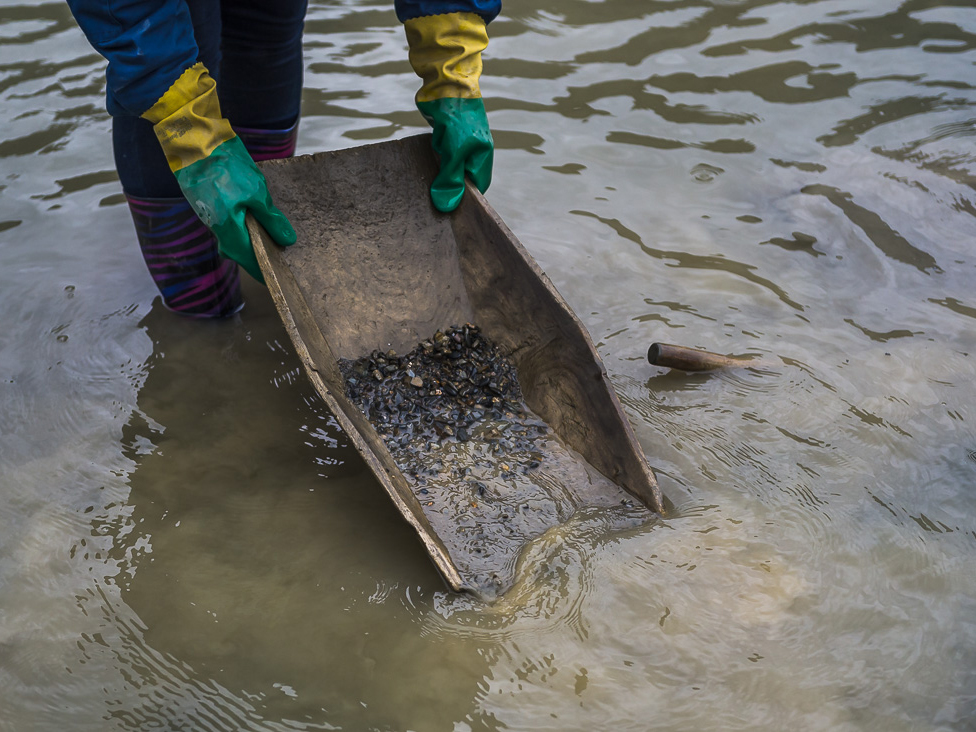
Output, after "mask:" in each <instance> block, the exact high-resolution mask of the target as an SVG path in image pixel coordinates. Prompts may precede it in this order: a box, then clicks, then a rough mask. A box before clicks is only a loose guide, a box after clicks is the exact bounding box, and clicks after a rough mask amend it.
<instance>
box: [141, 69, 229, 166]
mask: <svg viewBox="0 0 976 732" xmlns="http://www.w3.org/2000/svg"><path fill="white" fill-rule="evenodd" d="M142 116H143V117H144V118H145V119H148V120H149V121H150V122H152V123H153V125H154V126H153V130H154V131H155V132H156V137H157V138H159V144H160V145H161V146H162V148H163V152H164V153H165V154H166V162H167V163H169V167H170V170H172V171H173V172H174V173H175V172H176V171H177V170H181V169H183V168H185V167H187V166H188V165H192V164H193V163H195V162H197V161H198V160H203V159H204V158H206V157H208V156H209V155H210V153H212V152H213V151H214V148H216V147H217V146H218V145H220V144H221V143H224V142H227V140H230V139H231V138H233V137H235V135H234V130H232V129H231V126H230V122H228V121H227V120H226V119H224V118H223V117H222V116H221V114H220V102H219V101H218V100H217V83H216V82H215V81H214V80H213V78H212V77H211V76H210V73H209V72H208V71H207V68H206V67H205V66H204V65H203V64H202V63H199V62H198V63H196V64H194V65H193V66H191V67H190V68H188V69H187V70H186V71H184V72H183V73H182V74H181V75H180V78H178V79H177V80H176V81H175V82H173V85H172V86H171V87H170V88H169V89H168V90H167V91H166V93H165V94H163V96H161V97H160V98H159V99H158V100H157V101H156V103H155V104H154V105H153V106H152V107H150V108H149V110H148V111H146V112H144V113H143V115H142Z"/></svg>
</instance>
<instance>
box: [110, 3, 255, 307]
mask: <svg viewBox="0 0 976 732" xmlns="http://www.w3.org/2000/svg"><path fill="white" fill-rule="evenodd" d="M188 6H189V8H190V15H191V17H192V19H193V27H194V34H195V35H196V39H197V46H198V47H199V49H200V54H199V57H198V58H199V60H200V61H202V62H203V63H204V65H205V66H206V67H207V68H208V69H210V71H211V73H213V74H216V73H217V72H218V71H219V68H220V4H219V2H218V0H189V2H188ZM112 141H113V149H114V152H115V165H116V168H117V169H118V171H119V179H120V180H121V182H122V190H123V191H125V194H126V199H127V201H128V203H129V211H130V213H131V214H132V220H133V222H134V223H135V227H136V237H137V238H138V240H139V248H140V250H141V251H142V257H143V259H144V260H145V262H146V266H147V267H148V268H149V274H150V275H152V278H153V281H154V282H155V283H156V287H157V288H158V289H159V292H160V294H161V295H162V296H163V304H164V305H165V306H166V307H167V308H169V309H170V310H173V311H176V312H178V313H180V314H182V315H188V316H192V317H199V318H216V317H224V316H227V315H231V314H233V313H236V312H237V311H239V310H240V309H241V308H242V307H243V306H244V299H243V297H242V295H241V280H240V274H239V272H238V269H237V264H235V263H234V262H232V261H231V260H229V259H224V258H223V257H221V256H220V254H219V253H218V251H217V240H216V239H215V238H214V235H213V234H211V233H210V231H209V230H208V229H207V228H206V227H205V226H204V225H203V224H202V223H200V219H198V218H197V216H196V214H194V213H193V210H192V209H191V208H190V204H189V203H187V201H186V199H185V198H184V197H183V193H182V191H181V190H180V186H179V184H178V183H177V182H176V178H175V177H174V176H173V173H172V172H171V171H170V169H169V166H168V165H167V164H166V158H165V156H164V155H163V151H162V148H160V146H159V141H158V140H157V139H156V134H155V133H154V132H153V129H152V124H150V123H149V122H147V121H146V120H144V119H141V118H139V117H115V118H114V119H113V120H112Z"/></svg>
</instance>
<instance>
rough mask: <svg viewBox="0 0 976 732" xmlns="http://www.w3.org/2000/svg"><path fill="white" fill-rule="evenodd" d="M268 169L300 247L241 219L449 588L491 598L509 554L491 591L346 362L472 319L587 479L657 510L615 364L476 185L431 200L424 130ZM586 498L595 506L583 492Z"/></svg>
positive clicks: (318, 371)
mask: <svg viewBox="0 0 976 732" xmlns="http://www.w3.org/2000/svg"><path fill="white" fill-rule="evenodd" d="M261 168H262V170H263V172H264V174H265V176H266V177H267V180H268V186H269V189H270V191H271V194H272V196H273V198H274V201H275V204H276V205H277V206H278V207H279V208H281V210H282V211H284V213H285V214H286V215H287V216H288V218H289V219H290V221H291V222H292V224H293V225H294V227H295V229H296V231H297V233H298V243H296V244H295V245H293V246H291V247H288V248H281V247H279V246H277V245H275V244H274V243H272V242H271V240H270V238H268V236H267V234H266V232H265V231H264V230H263V229H262V228H261V227H260V226H259V225H258V224H257V223H256V222H255V221H254V220H253V219H251V218H250V217H249V220H248V228H249V231H250V234H251V238H252V241H253V242H254V245H255V251H256V253H257V258H258V262H259V263H260V265H261V269H262V271H263V272H264V276H265V279H266V281H267V284H268V287H269V289H270V291H271V295H272V297H273V298H274V301H275V304H276V306H277V308H278V312H279V314H280V315H281V318H282V321H283V322H284V324H285V328H286V329H287V331H288V334H289V336H290V337H291V339H292V342H293V343H294V345H295V348H296V350H297V352H298V355H299V357H300V358H301V360H302V363H303V364H304V366H305V369H306V371H307V373H308V376H309V378H310V379H311V381H312V383H313V385H314V386H315V388H316V390H317V391H318V392H319V394H320V395H321V396H322V398H323V399H324V400H325V402H326V404H327V405H328V407H329V409H330V410H331V411H332V412H333V414H334V415H335V417H336V419H337V420H338V422H339V424H340V425H341V426H342V428H343V429H344V430H345V431H346V433H347V435H348V436H349V438H350V440H351V441H352V443H353V444H354V445H355V447H356V449H357V450H358V451H359V453H360V454H361V455H362V456H363V459H364V460H365V461H366V464H367V465H368V466H369V468H370V470H372V471H373V473H374V474H375V476H376V478H377V480H379V482H380V483H381V484H382V485H383V488H384V489H385V490H386V492H387V493H388V494H389V496H390V498H391V499H392V500H393V502H394V504H395V505H396V507H397V508H398V509H399V511H400V513H402V514H403V517H404V518H405V519H406V520H407V521H408V522H409V523H410V524H411V525H412V526H413V527H414V529H416V531H417V533H418V535H419V536H420V539H421V541H422V542H423V544H424V546H425V547H426V549H427V551H428V552H429V554H430V556H431V558H432V559H433V561H434V563H435V564H436V565H437V568H438V569H439V570H440V572H441V573H442V574H443V576H444V578H445V579H446V580H447V582H448V583H449V584H450V585H451V587H452V588H454V589H455V590H471V591H475V592H479V593H482V594H497V592H501V591H504V590H505V589H506V588H507V587H508V586H509V585H510V584H511V583H512V581H513V580H514V577H513V574H514V563H510V564H511V565H512V566H510V567H508V568H505V569H504V571H502V570H500V573H496V575H495V579H494V580H493V582H494V585H493V587H492V588H488V587H486V582H485V580H484V577H483V576H482V575H483V573H479V572H476V571H474V570H471V569H470V566H469V565H470V563H469V562H468V561H467V559H468V558H467V557H465V556H461V555H462V554H463V552H462V551H461V550H459V548H458V547H459V546H460V545H459V542H457V541H456V540H455V539H456V537H455V536H453V531H452V530H451V528H450V526H448V528H447V529H445V528H444V526H443V523H441V524H440V526H441V529H440V530H439V531H438V530H435V528H434V527H433V526H432V523H431V521H430V520H429V517H428V516H426V515H425V513H424V509H423V506H422V505H421V504H420V502H419V501H418V498H417V495H416V494H415V492H414V489H415V487H411V485H410V484H409V483H408V480H407V479H406V478H405V477H404V475H403V474H402V473H401V471H400V470H399V469H398V467H397V465H396V464H395V462H394V460H393V458H392V456H391V455H390V452H389V450H388V449H387V447H386V445H385V444H384V443H383V440H382V438H381V437H380V436H379V435H378V434H377V432H376V430H375V429H374V428H373V426H372V425H371V424H370V422H369V421H368V419H367V418H366V417H365V415H364V414H363V413H362V412H361V411H360V410H359V409H358V408H357V407H356V406H355V405H354V404H353V403H351V402H350V401H349V399H348V398H347V396H346V392H345V385H344V381H343V378H342V376H341V374H340V372H339V368H338V361H339V359H357V358H360V357H362V356H364V355H367V354H369V353H371V352H372V351H373V350H375V349H379V350H381V351H387V350H389V349H393V350H395V351H397V352H398V353H405V352H407V351H409V350H411V349H412V348H414V347H415V346H416V345H417V343H418V342H420V341H422V340H424V339H426V338H430V337H431V336H432V335H433V334H434V332H435V331H437V330H443V329H445V328H447V327H449V326H450V325H454V324H463V323H465V322H471V323H475V324H476V325H478V326H479V327H480V328H481V330H482V332H483V333H484V334H485V335H486V336H487V337H488V338H489V339H491V340H492V341H494V342H495V343H496V344H498V345H499V346H500V348H501V349H502V351H503V352H504V353H506V354H508V356H509V357H510V359H511V360H512V362H513V363H514V365H515V367H516V371H517V373H518V379H519V382H520V384H521V387H522V392H523V395H524V398H525V402H526V404H527V405H528V406H529V407H530V408H531V409H532V410H533V411H534V412H535V413H536V414H537V415H538V416H539V417H541V419H543V420H544V421H545V422H546V423H548V425H549V426H550V428H551V430H552V431H553V432H554V433H555V434H556V435H558V437H560V438H561V439H562V441H564V442H565V444H566V445H567V446H568V447H569V448H571V450H572V451H575V454H578V455H577V457H578V459H579V461H580V462H581V463H582V462H584V461H585V463H588V465H583V464H581V465H580V475H581V476H583V477H582V478H581V482H584V483H586V482H587V480H589V482H588V483H587V490H592V491H598V490H600V488H599V485H598V482H594V481H593V480H592V477H591V478H590V479H586V477H585V476H586V475H590V476H592V475H593V474H594V471H593V470H592V468H595V469H596V471H598V472H599V473H600V474H602V476H605V477H606V478H609V479H610V481H612V482H613V483H615V484H616V485H617V486H619V487H622V488H623V489H624V490H626V491H627V492H628V493H629V494H630V495H632V496H634V497H636V498H637V499H638V500H639V502H640V503H642V504H643V505H644V506H646V507H647V508H649V509H650V510H651V511H654V512H657V513H663V504H662V498H661V493H660V490H659V489H658V486H657V483H656V481H655V479H654V476H653V474H652V473H651V470H650V469H649V467H648V465H647V463H646V461H645V458H644V455H643V452H642V450H641V448H640V446H639V444H638V442H637V439H636V438H635V436H634V432H633V429H632V428H631V426H630V424H629V423H628V421H627V418H626V416H625V415H624V413H623V410H622V409H621V406H620V402H619V401H618V399H617V396H616V395H615V394H614V392H613V389H612V388H611V386H610V382H609V379H608V378H607V373H606V369H605V368H604V366H603V363H602V362H601V360H600V357H599V355H598V354H597V352H596V349H595V348H594V347H593V344H592V342H591V341H590V338H589V336H588V335H587V333H586V330H585V329H584V327H583V325H582V323H581V322H580V321H579V319H578V318H577V317H576V316H575V314H574V313H573V312H572V310H570V308H569V306H568V305H567V304H566V302H565V301H564V300H563V299H562V297H560V295H559V293H557V292H556V289H555V288H554V287H553V285H552V282H550V281H549V278H548V277H547V276H546V275H545V273H544V272H542V270H541V269H540V268H539V266H538V265H537V264H536V263H535V261H534V260H533V259H532V257H530V256H529V254H528V252H526V250H525V249H524V248H523V247H522V245H521V244H520V243H519V241H518V240H517V239H516V238H515V236H514V234H512V232H511V231H509V229H508V228H507V227H506V226H505V224H504V223H503V222H502V220H501V218H499V216H498V214H496V213H495V212H494V211H493V210H492V208H491V207H490V206H489V205H488V203H487V201H485V199H484V197H483V196H482V195H481V194H480V193H479V192H478V191H477V190H475V189H474V187H472V186H471V185H470V183H469V184H468V188H467V192H466V193H465V196H464V200H463V202H462V203H461V205H460V206H459V207H458V209H457V210H456V211H455V212H453V213H452V214H449V215H448V214H442V213H440V212H438V211H437V210H436V209H434V207H433V206H432V205H431V203H430V197H429V193H428V186H429V183H430V181H431V180H433V177H434V175H435V174H436V172H437V169H436V163H435V160H434V156H433V153H432V151H431V147H430V137H429V135H420V136H417V137H410V138H407V139H402V140H396V141H393V142H384V143H379V144H374V145H367V146H362V147H356V148H351V149H348V150H339V151H335V152H323V153H317V154H315V155H307V156H302V157H297V158H292V159H288V160H275V161H268V162H265V163H262V164H261ZM590 466H592V467H590ZM577 493H579V492H577ZM579 495H582V498H581V499H580V501H581V503H583V504H585V503H587V502H588V498H587V496H586V491H583V492H582V493H579ZM597 498H599V496H597ZM618 503H619V501H618ZM595 504H601V502H600V501H599V500H597V501H595ZM601 505H606V501H604V502H602V504H601ZM544 529H545V527H541V528H540V531H539V533H541V531H542V530H544ZM532 538H534V537H532V536H527V537H525V540H526V541H528V540H530V539H532Z"/></svg>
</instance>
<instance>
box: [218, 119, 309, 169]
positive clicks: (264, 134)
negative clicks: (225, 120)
mask: <svg viewBox="0 0 976 732" xmlns="http://www.w3.org/2000/svg"><path fill="white" fill-rule="evenodd" d="M234 132H236V133H237V136H238V137H239V138H241V142H243V143H244V147H246V148H247V151H248V152H249V153H251V157H252V158H254V162H256V163H258V162H260V161H262V160H278V159H280V158H290V157H291V156H292V155H294V154H295V143H296V142H297V141H298V123H297V122H296V123H295V124H293V125H292V126H291V127H289V128H288V129H286V130H259V129H255V128H253V127H234Z"/></svg>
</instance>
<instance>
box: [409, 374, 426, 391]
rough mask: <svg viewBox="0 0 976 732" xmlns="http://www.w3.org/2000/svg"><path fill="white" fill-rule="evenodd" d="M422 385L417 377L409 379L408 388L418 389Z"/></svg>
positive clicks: (422, 381) (422, 382)
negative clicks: (414, 387)
mask: <svg viewBox="0 0 976 732" xmlns="http://www.w3.org/2000/svg"><path fill="white" fill-rule="evenodd" d="M423 385H424V380H423V379H421V378H420V377H419V376H414V377H413V378H412V379H410V386H416V387H417V388H418V389H419V388H420V387H422V386H423Z"/></svg>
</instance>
